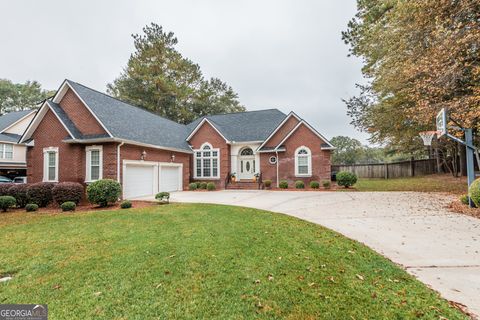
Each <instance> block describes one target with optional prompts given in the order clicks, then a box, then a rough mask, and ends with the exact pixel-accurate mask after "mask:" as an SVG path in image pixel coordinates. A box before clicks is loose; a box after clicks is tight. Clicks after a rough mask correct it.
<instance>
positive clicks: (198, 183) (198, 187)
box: [194, 181, 202, 189]
mask: <svg viewBox="0 0 480 320" xmlns="http://www.w3.org/2000/svg"><path fill="white" fill-rule="evenodd" d="M194 183H195V184H196V185H197V189H200V185H201V184H202V183H201V182H200V181H196V182H194Z"/></svg>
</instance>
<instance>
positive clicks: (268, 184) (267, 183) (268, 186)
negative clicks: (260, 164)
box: [263, 180, 272, 188]
mask: <svg viewBox="0 0 480 320" xmlns="http://www.w3.org/2000/svg"><path fill="white" fill-rule="evenodd" d="M263 185H264V186H265V188H270V187H271V186H272V180H264V181H263Z"/></svg>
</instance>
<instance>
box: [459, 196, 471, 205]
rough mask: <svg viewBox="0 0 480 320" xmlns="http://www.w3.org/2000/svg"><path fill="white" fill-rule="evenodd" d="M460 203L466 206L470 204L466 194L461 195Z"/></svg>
mask: <svg viewBox="0 0 480 320" xmlns="http://www.w3.org/2000/svg"><path fill="white" fill-rule="evenodd" d="M460 202H461V203H463V204H465V205H467V206H468V205H469V204H470V202H469V201H468V194H464V195H461V196H460Z"/></svg>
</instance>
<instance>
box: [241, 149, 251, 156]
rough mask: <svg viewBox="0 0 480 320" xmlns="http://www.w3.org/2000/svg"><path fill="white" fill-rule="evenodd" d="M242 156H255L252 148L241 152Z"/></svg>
mask: <svg viewBox="0 0 480 320" xmlns="http://www.w3.org/2000/svg"><path fill="white" fill-rule="evenodd" d="M240 155H241V156H253V150H252V149H251V148H245V149H243V150H242V152H240Z"/></svg>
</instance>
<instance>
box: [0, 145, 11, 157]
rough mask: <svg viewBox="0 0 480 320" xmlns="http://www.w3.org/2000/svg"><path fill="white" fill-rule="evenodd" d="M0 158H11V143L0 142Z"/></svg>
mask: <svg viewBox="0 0 480 320" xmlns="http://www.w3.org/2000/svg"><path fill="white" fill-rule="evenodd" d="M0 159H13V144H11V143H0Z"/></svg>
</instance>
